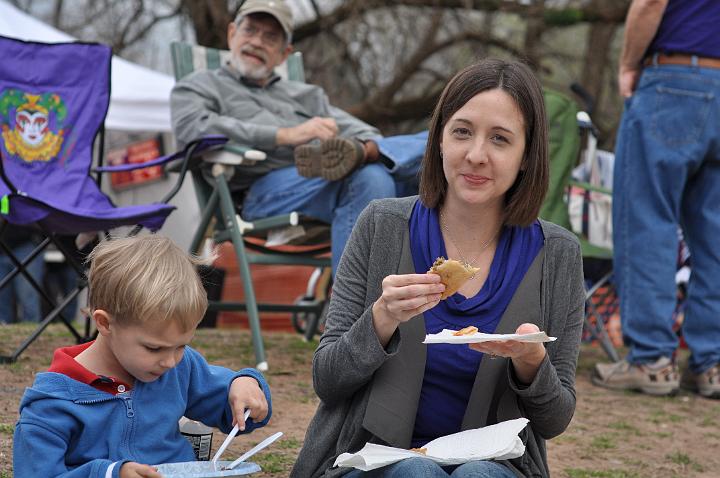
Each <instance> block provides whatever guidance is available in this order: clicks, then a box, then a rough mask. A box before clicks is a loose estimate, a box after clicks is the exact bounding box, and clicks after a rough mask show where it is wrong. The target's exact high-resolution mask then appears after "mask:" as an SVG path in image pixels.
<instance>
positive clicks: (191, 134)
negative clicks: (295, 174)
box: [170, 81, 279, 150]
mask: <svg viewBox="0 0 720 478" xmlns="http://www.w3.org/2000/svg"><path fill="white" fill-rule="evenodd" d="M219 96H220V95H214V94H213V93H212V92H211V90H210V89H209V88H208V87H207V86H205V85H200V84H197V82H192V81H183V82H180V83H178V84H176V85H175V87H174V88H173V90H172V93H171V94H170V109H171V115H172V125H173V131H174V133H175V137H176V138H177V140H178V142H179V143H180V145H181V146H184V145H185V144H187V143H189V142H190V141H192V140H194V139H197V138H200V137H202V136H206V135H209V134H221V135H224V136H227V137H228V138H229V139H230V141H233V142H236V143H240V144H245V145H251V146H253V147H256V148H260V149H265V150H269V149H273V148H275V147H276V146H277V142H276V137H277V132H278V129H279V128H278V127H277V126H276V125H269V124H259V123H254V122H252V121H248V120H246V119H243V120H241V119H237V118H233V117H231V116H224V115H222V114H220V112H221V108H220V101H221V98H220V97H219ZM247 103H248V111H250V110H251V108H255V109H256V108H257V106H256V105H254V104H253V103H252V102H250V101H248V102H247Z"/></svg>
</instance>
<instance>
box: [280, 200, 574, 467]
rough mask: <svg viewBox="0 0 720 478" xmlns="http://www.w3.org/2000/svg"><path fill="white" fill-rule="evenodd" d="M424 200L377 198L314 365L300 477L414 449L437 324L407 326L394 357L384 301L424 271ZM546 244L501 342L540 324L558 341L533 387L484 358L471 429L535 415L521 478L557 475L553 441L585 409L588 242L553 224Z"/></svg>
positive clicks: (337, 290) (359, 232)
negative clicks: (413, 239)
mask: <svg viewBox="0 0 720 478" xmlns="http://www.w3.org/2000/svg"><path fill="white" fill-rule="evenodd" d="M416 200H417V197H410V198H400V199H382V200H378V201H373V202H372V203H371V204H370V205H369V206H368V207H367V208H366V209H365V210H364V211H363V213H362V214H361V215H360V217H359V218H358V221H357V224H356V226H355V228H354V229H353V232H352V235H351V237H350V240H349V241H348V243H347V246H346V249H345V253H344V254H343V257H342V260H341V261H340V265H339V268H338V271H337V274H336V277H337V279H336V282H335V284H334V286H333V293H332V300H331V301H330V308H329V311H328V317H327V323H326V328H325V333H324V334H323V336H322V338H321V339H320V345H319V346H318V349H317V351H316V352H315V357H314V359H313V382H314V386H315V391H316V393H317V394H318V396H319V397H320V400H321V402H320V405H319V406H318V409H317V411H316V413H315V416H314V417H313V419H312V422H311V423H310V425H309V427H308V430H307V434H306V435H305V442H304V444H303V448H302V450H301V451H300V455H299V457H298V460H297V462H296V463H295V467H294V468H293V470H292V474H291V477H294V478H309V477H319V476H325V477H336V476H340V475H343V474H345V473H347V472H348V471H349V470H350V469H348V468H332V465H333V462H334V461H335V458H336V457H337V456H338V455H339V454H341V453H344V452H355V451H358V450H359V449H360V448H362V447H363V446H364V445H365V443H366V442H368V441H370V442H373V443H381V444H387V445H390V446H395V447H400V448H409V446H410V440H411V437H412V432H413V427H414V423H415V414H416V412H417V406H418V401H419V397H420V388H421V386H422V382H423V375H424V372H425V358H426V349H425V347H426V345H423V344H422V341H423V339H424V337H425V323H424V319H423V317H422V316H417V317H415V318H413V319H411V320H410V321H408V322H406V323H403V324H401V325H400V327H399V329H398V331H397V332H395V334H394V335H393V337H392V338H391V340H390V343H389V344H388V345H387V347H386V348H383V347H382V346H381V345H380V343H379V341H378V338H377V336H376V334H375V331H374V329H373V325H372V307H371V306H372V304H373V302H375V300H377V298H378V297H380V295H381V293H382V280H383V278H385V277H386V276H388V275H390V274H405V273H414V272H415V271H414V267H413V262H412V256H411V252H410V242H409V230H408V221H409V218H410V214H411V212H412V208H413V205H414V204H415V201H416ZM541 224H542V230H543V233H544V235H545V243H544V246H543V248H542V249H541V250H540V252H539V253H538V255H537V257H536V259H535V261H534V262H533V263H532V265H531V266H530V269H529V270H528V272H527V273H526V274H525V277H524V278H523V281H522V282H521V283H520V285H519V287H518V289H517V291H516V292H515V295H514V296H513V298H512V300H511V302H510V304H509V305H508V308H507V309H506V311H505V313H504V314H503V317H502V319H501V321H500V323H499V324H498V326H497V329H496V332H497V333H512V332H515V330H516V328H517V327H518V325H520V324H522V323H524V322H531V323H535V324H537V325H538V327H540V330H544V331H546V332H547V333H548V335H550V336H554V337H557V340H556V341H555V342H548V343H547V344H546V346H547V356H546V357H545V361H544V362H543V363H542V364H541V366H540V369H539V370H538V373H537V375H536V376H535V380H534V381H533V382H532V383H531V384H530V385H529V386H522V385H520V384H519V383H518V382H517V380H516V379H515V378H514V372H513V368H512V364H511V362H510V360H507V359H499V360H482V361H481V363H480V367H479V369H478V373H477V378H476V380H475V385H474V386H473V389H472V392H471V395H470V400H469V402H468V407H467V410H466V412H465V416H464V418H463V422H462V429H463V430H466V429H472V428H479V427H482V426H485V425H489V424H493V423H497V422H500V421H504V420H510V419H513V418H518V417H526V418H528V419H529V420H530V423H529V424H528V426H527V427H526V428H525V430H523V432H522V433H521V438H522V439H523V441H524V442H525V443H526V451H525V454H524V455H523V456H522V457H520V458H517V459H514V460H510V461H509V462H505V464H506V465H508V466H509V467H510V468H511V469H512V470H513V471H514V472H515V473H516V474H517V475H518V476H533V477H534V476H539V477H547V476H549V475H550V472H549V470H548V465H547V455H546V452H545V440H546V439H549V438H552V437H554V436H557V435H559V434H560V433H562V432H563V431H564V430H565V428H566V427H567V426H568V424H569V423H570V419H571V418H572V416H573V413H574V411H575V388H574V386H575V366H576V364H577V356H578V350H579V345H580V334H581V332H582V324H583V313H584V297H585V295H584V286H583V272H582V258H581V254H580V246H579V244H578V241H577V239H576V238H575V237H574V236H573V235H572V234H570V233H569V232H567V231H566V230H565V229H563V228H561V227H558V226H556V225H554V224H551V223H547V222H544V221H543V222H541Z"/></svg>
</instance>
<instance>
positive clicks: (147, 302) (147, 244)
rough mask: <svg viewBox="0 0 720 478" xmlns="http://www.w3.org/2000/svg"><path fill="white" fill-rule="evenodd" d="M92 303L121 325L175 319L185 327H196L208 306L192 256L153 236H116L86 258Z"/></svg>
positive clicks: (92, 307)
mask: <svg viewBox="0 0 720 478" xmlns="http://www.w3.org/2000/svg"><path fill="white" fill-rule="evenodd" d="M87 260H88V262H90V271H89V273H88V282H89V292H88V306H89V308H90V310H91V312H92V311H95V310H98V309H100V310H104V311H106V312H107V313H108V314H110V316H112V317H113V318H114V319H115V320H117V321H118V322H119V323H124V324H131V323H135V324H137V323H143V322H146V321H149V320H157V321H168V320H172V321H176V322H177V323H178V324H179V325H180V327H181V328H182V329H183V330H184V331H188V330H190V329H192V328H194V327H196V326H197V324H198V323H199V322H200V320H202V317H203V315H204V314H205V310H206V309H207V293H206V292H205V288H204V287H203V285H202V282H201V281H200V277H199V276H198V273H197V270H196V266H198V265H200V264H204V263H205V262H206V261H202V260H201V259H199V258H197V257H195V256H191V255H189V254H188V253H186V252H185V251H183V250H182V249H180V248H179V247H178V246H177V245H176V244H175V243H174V242H172V241H171V240H170V239H168V238H166V237H162V236H158V235H155V234H151V235H145V236H134V237H127V238H121V239H112V240H109V241H104V242H102V243H100V244H99V245H98V246H97V247H95V249H93V251H92V252H91V253H90V255H89V256H88V259H87Z"/></svg>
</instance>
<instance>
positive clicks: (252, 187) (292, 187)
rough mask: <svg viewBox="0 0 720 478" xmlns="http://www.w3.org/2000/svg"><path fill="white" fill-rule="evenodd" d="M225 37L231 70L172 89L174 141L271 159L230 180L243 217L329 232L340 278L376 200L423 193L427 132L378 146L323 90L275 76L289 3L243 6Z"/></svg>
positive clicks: (287, 48)
mask: <svg viewBox="0 0 720 478" xmlns="http://www.w3.org/2000/svg"><path fill="white" fill-rule="evenodd" d="M227 38H228V45H229V47H230V52H231V59H230V61H229V62H228V63H227V64H226V65H223V66H222V67H221V68H219V69H216V70H205V71H198V72H195V73H193V74H191V75H189V76H187V77H185V78H183V79H182V80H181V81H179V82H178V84H177V85H176V86H175V88H173V91H172V95H171V102H170V105H171V110H172V123H173V131H174V132H175V135H176V137H177V138H178V142H179V144H180V146H183V145H185V144H187V143H188V142H190V141H192V140H194V139H196V138H199V137H201V136H205V135H209V134H221V135H225V136H227V137H228V138H229V139H230V141H233V142H237V143H241V144H245V145H249V146H252V147H254V148H255V149H259V150H262V151H264V152H265V153H267V159H266V160H265V161H261V162H259V163H257V164H255V165H252V166H247V165H245V166H239V167H238V168H236V171H235V174H234V175H233V177H232V178H231V179H230V187H231V188H232V190H233V193H234V194H236V195H237V196H238V199H239V200H240V201H241V202H242V208H243V217H244V218H245V219H248V220H255V219H260V218H263V217H267V216H271V215H276V214H285V213H289V212H291V211H298V212H300V213H303V214H305V215H307V216H310V217H314V218H316V219H320V220H322V221H324V222H327V223H329V224H331V226H332V264H333V271H334V270H335V269H336V268H337V264H338V261H339V259H340V255H341V254H342V251H343V249H344V247H345V243H346V241H347V239H348V237H349V235H350V231H351V229H352V227H353V224H355V220H356V219H357V217H358V216H359V215H360V212H361V211H362V210H363V208H364V207H365V206H367V205H368V203H369V202H370V201H371V200H373V199H378V198H385V197H395V196H398V195H406V194H415V193H416V192H417V171H418V168H419V165H420V160H421V158H422V153H423V151H424V149H425V142H426V138H427V132H423V133H419V134H417V135H407V136H396V137H394V138H387V139H385V138H382V136H380V132H379V131H378V130H377V129H376V128H374V127H372V126H370V125H368V124H367V123H364V122H363V121H360V120H359V119H357V118H355V117H353V116H351V115H350V114H348V113H346V112H345V111H342V110H341V109H339V108H336V107H335V106H333V105H331V104H330V102H329V100H328V97H327V94H326V93H325V91H324V90H323V89H322V88H320V87H318V86H315V85H309V84H306V83H299V82H294V81H286V80H283V79H281V78H280V77H279V76H278V75H276V74H275V72H274V68H275V67H276V66H278V65H280V64H281V63H282V62H284V61H285V59H286V58H287V56H288V55H289V54H290V52H291V51H292V44H291V41H292V12H291V10H290V7H289V6H288V5H287V4H286V2H285V1H284V0H247V1H246V2H245V3H243V5H242V6H241V7H240V10H239V11H238V14H237V17H236V19H235V21H234V22H233V23H231V24H230V25H229V26H228V32H227Z"/></svg>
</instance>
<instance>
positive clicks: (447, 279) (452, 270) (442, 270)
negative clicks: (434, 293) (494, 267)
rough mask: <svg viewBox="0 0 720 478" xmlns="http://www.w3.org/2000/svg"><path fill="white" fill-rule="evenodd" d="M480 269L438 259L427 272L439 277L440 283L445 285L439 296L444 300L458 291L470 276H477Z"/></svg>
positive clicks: (454, 261)
mask: <svg viewBox="0 0 720 478" xmlns="http://www.w3.org/2000/svg"><path fill="white" fill-rule="evenodd" d="M479 270H480V269H478V268H477V267H473V266H470V265H467V264H463V263H462V262H460V261H456V260H455V259H445V258H444V257H438V258H437V259H436V260H435V262H434V263H433V265H432V267H431V268H430V270H429V271H428V274H437V275H439V276H440V282H442V283H443V284H445V291H444V292H443V293H442V295H441V296H440V299H442V300H444V299H447V298H448V297H450V296H451V295H453V294H454V293H455V292H457V291H458V289H459V288H460V287H462V285H463V284H464V283H465V282H467V281H468V280H469V279H470V278H471V277H472V276H474V275H475V274H477V272H478V271H479Z"/></svg>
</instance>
